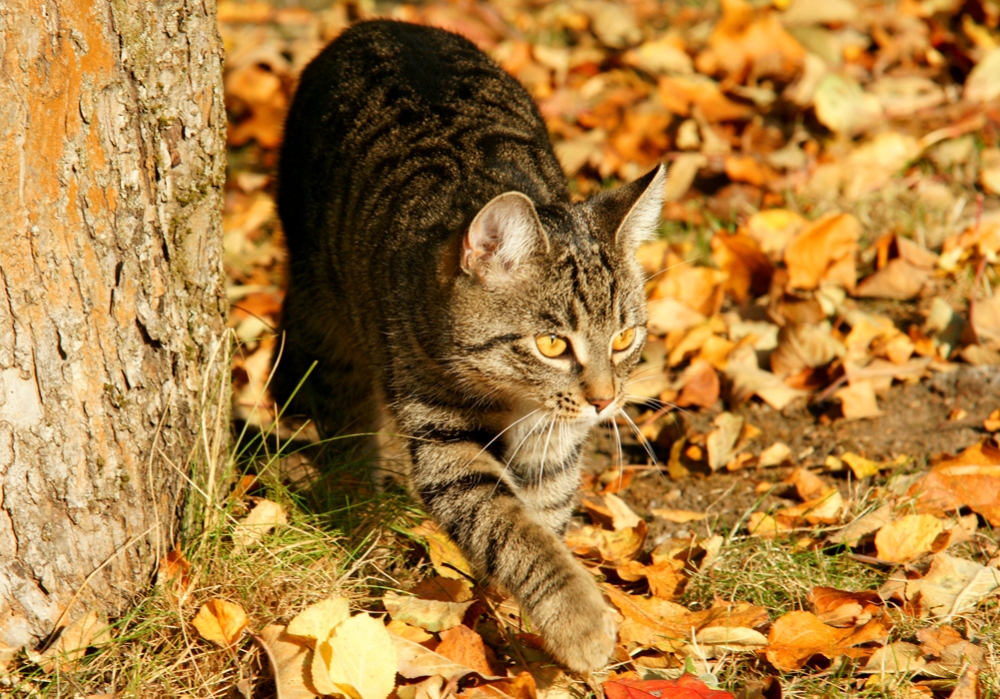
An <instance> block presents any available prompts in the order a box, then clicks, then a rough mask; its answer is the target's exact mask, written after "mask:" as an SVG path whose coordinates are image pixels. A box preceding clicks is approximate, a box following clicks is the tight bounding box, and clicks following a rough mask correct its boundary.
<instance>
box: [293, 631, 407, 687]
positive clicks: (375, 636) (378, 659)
mask: <svg viewBox="0 0 1000 699" xmlns="http://www.w3.org/2000/svg"><path fill="white" fill-rule="evenodd" d="M396 666H397V662H396V646H395V644H394V642H393V637H392V636H390V635H389V632H388V631H387V630H386V628H385V626H384V625H383V624H382V622H381V621H379V620H378V619H375V618H374V617H371V616H368V615H367V614H356V615H355V616H352V617H351V618H349V619H347V620H346V621H344V622H343V623H342V624H340V625H339V626H337V627H336V628H335V629H334V630H333V635H332V636H330V639H329V640H328V641H320V642H318V643H317V644H316V651H315V654H314V655H313V663H312V680H313V684H314V685H315V687H316V689H318V690H319V691H320V692H321V693H323V694H334V693H336V694H344V695H347V696H348V697H350V698H351V699H386V697H388V696H389V693H390V692H392V690H393V688H394V687H395V686H396Z"/></svg>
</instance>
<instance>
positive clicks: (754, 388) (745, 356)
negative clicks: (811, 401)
mask: <svg viewBox="0 0 1000 699" xmlns="http://www.w3.org/2000/svg"><path fill="white" fill-rule="evenodd" d="M726 375H727V376H728V377H729V378H730V380H731V381H732V384H733V385H732V401H733V403H734V404H739V403H741V402H743V401H745V400H747V399H748V398H750V397H751V396H758V397H759V398H760V399H761V400H763V401H764V402H765V403H767V404H768V405H769V406H771V407H772V408H774V409H775V410H783V409H784V408H785V406H787V405H788V404H789V403H791V402H792V401H793V400H795V399H796V398H801V397H803V396H806V395H808V394H807V393H806V392H805V391H803V390H801V389H798V388H792V387H791V386H789V385H787V384H786V383H785V382H784V381H782V380H781V379H780V378H778V377H777V376H775V375H774V374H772V373H771V372H769V371H764V370H763V369H761V368H760V367H758V366H757V354H756V352H755V351H754V348H753V347H751V346H745V347H742V348H739V349H737V350H736V351H734V352H733V354H732V355H730V357H729V364H728V366H727V367H726Z"/></svg>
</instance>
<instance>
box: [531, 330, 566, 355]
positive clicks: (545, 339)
mask: <svg viewBox="0 0 1000 699" xmlns="http://www.w3.org/2000/svg"><path fill="white" fill-rule="evenodd" d="M535 344H536V345H538V351H539V352H541V353H542V354H544V355H545V356H546V357H552V358H555V357H559V356H562V355H563V354H564V353H565V352H566V348H567V347H568V345H567V344H566V340H564V339H563V338H561V337H559V336H558V335H545V334H542V335H538V336H536V337H535Z"/></svg>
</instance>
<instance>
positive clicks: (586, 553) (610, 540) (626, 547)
mask: <svg viewBox="0 0 1000 699" xmlns="http://www.w3.org/2000/svg"><path fill="white" fill-rule="evenodd" d="M647 533H648V528H647V526H646V523H645V522H643V521H640V522H639V524H638V525H637V526H635V527H631V528H629V529H622V530H620V531H608V530H606V529H601V528H600V527H595V526H592V525H584V526H582V527H575V528H574V527H571V528H570V529H568V530H567V532H566V536H565V540H566V545H567V546H568V547H569V548H570V549H571V550H572V551H573V552H574V553H576V554H577V555H579V556H583V557H586V558H594V559H599V560H601V561H604V562H606V563H608V564H610V565H612V566H619V565H625V564H626V563H627V562H628V561H630V560H632V559H633V558H635V557H636V556H638V555H639V554H641V553H642V547H643V544H644V543H645V542H646V534H647Z"/></svg>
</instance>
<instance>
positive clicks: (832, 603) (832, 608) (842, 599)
mask: <svg viewBox="0 0 1000 699" xmlns="http://www.w3.org/2000/svg"><path fill="white" fill-rule="evenodd" d="M809 604H810V605H812V608H813V613H815V614H816V616H817V618H818V619H819V620H820V621H822V622H823V623H824V624H827V625H829V626H837V627H847V626H859V625H863V624H866V623H867V622H868V620H869V619H871V618H872V615H873V614H877V613H878V612H879V610H880V608H881V607H882V598H881V597H879V596H878V593H877V592H850V591H848V590H838V589H836V588H833V587H814V588H813V589H812V590H810V591H809Z"/></svg>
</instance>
